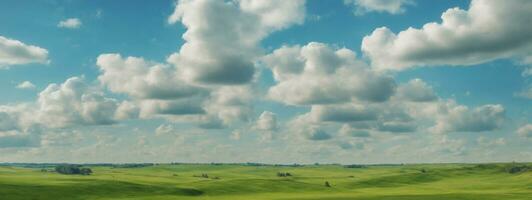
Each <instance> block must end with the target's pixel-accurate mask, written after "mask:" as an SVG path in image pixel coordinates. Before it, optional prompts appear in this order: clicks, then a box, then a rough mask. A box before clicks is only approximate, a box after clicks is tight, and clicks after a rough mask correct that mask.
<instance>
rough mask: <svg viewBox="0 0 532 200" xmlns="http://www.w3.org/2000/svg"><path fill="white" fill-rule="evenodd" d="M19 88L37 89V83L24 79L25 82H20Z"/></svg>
mask: <svg viewBox="0 0 532 200" xmlns="http://www.w3.org/2000/svg"><path fill="white" fill-rule="evenodd" d="M17 88H18V89H25V90H28V89H35V85H33V83H31V82H29V81H24V82H22V83H20V84H18V85H17Z"/></svg>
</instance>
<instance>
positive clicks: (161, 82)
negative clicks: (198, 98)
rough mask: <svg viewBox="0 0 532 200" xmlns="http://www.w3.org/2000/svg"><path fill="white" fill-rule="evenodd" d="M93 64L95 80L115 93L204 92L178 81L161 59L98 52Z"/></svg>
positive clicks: (161, 96)
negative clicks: (156, 61)
mask: <svg viewBox="0 0 532 200" xmlns="http://www.w3.org/2000/svg"><path fill="white" fill-rule="evenodd" d="M96 65H97V66H98V67H99V68H100V71H101V74H100V76H98V80H99V81H100V82H101V83H102V84H103V85H105V86H107V87H108V88H109V90H111V91H112V92H115V93H125V94H128V95H130V96H132V97H134V98H138V99H179V98H184V97H189V96H194V95H199V94H201V93H202V92H205V91H204V89H202V88H198V87H193V86H191V85H189V84H186V83H184V82H183V81H181V80H180V79H179V77H178V75H177V73H178V72H177V70H176V69H175V68H173V67H171V66H168V65H164V64H161V63H155V62H150V61H146V60H144V59H143V58H138V57H127V58H123V57H122V56H121V55H120V54H101V55H99V56H98V59H97V62H96Z"/></svg>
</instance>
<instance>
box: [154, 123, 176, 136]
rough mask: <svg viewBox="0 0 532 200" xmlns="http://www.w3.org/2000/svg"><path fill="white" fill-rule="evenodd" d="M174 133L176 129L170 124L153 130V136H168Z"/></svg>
mask: <svg viewBox="0 0 532 200" xmlns="http://www.w3.org/2000/svg"><path fill="white" fill-rule="evenodd" d="M175 132H176V128H175V127H174V126H173V125H171V124H161V125H160V126H159V127H157V128H156V129H155V135H157V136H162V135H170V134H173V133H175Z"/></svg>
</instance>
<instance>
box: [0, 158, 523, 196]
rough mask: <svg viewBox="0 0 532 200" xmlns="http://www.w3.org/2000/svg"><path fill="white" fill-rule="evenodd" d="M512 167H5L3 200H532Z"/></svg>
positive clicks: (0, 187)
mask: <svg viewBox="0 0 532 200" xmlns="http://www.w3.org/2000/svg"><path fill="white" fill-rule="evenodd" d="M511 165H512V164H490V165H473V164H471V165H465V164H434V165H403V166H367V167H365V168H345V167H343V166H341V165H319V166H314V165H312V166H300V167H290V166H245V165H192V164H181V165H156V166H149V167H142V168H112V167H104V166H99V167H98V166H96V167H91V168H92V170H93V171H94V174H92V175H88V176H83V175H62V174H57V173H55V172H41V169H35V168H20V167H10V166H4V167H0V199H2V200H12V199H21V200H32V199H54V200H55V199H69V200H76V199H100V200H103V199H150V200H151V199H155V200H157V199H185V200H186V199H228V200H229V199H231V200H232V199H286V200H289V199H316V200H318V199H325V200H332V199H340V200H343V199H357V200H462V199H463V200H466V199H467V200H473V199H475V200H491V199H493V200H513V199H515V200H530V199H532V171H530V170H529V171H525V172H518V173H509V172H508V171H507V170H508V167H509V166H511ZM277 172H289V173H291V174H292V176H290V177H278V176H277ZM201 174H208V176H209V178H205V177H201V176H200V175H201ZM325 181H328V182H329V183H330V184H331V187H325V184H324V183H325Z"/></svg>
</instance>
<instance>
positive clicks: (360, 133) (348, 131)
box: [338, 124, 371, 138]
mask: <svg viewBox="0 0 532 200" xmlns="http://www.w3.org/2000/svg"><path fill="white" fill-rule="evenodd" d="M338 133H339V134H340V135H342V136H349V137H355V138H367V137H370V136H371V134H370V133H369V132H368V131H365V130H357V129H354V128H353V127H351V126H350V125H349V124H344V125H342V128H340V130H338Z"/></svg>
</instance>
